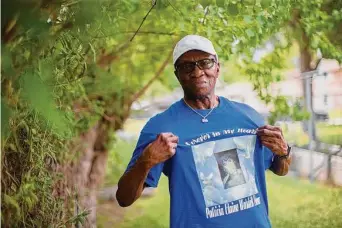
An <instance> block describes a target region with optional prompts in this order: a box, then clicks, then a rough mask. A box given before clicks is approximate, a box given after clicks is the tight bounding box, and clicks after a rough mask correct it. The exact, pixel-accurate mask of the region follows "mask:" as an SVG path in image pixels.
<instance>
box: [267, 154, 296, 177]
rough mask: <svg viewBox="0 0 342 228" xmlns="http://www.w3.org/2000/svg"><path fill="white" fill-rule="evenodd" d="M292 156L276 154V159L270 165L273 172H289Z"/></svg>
mask: <svg viewBox="0 0 342 228" xmlns="http://www.w3.org/2000/svg"><path fill="white" fill-rule="evenodd" d="M291 161H292V158H291V156H289V157H287V158H280V157H279V156H277V155H276V156H274V160H273V162H272V165H271V167H270V170H272V172H273V173H275V174H277V175H279V176H285V175H286V174H287V173H288V172H289V168H290V165H291Z"/></svg>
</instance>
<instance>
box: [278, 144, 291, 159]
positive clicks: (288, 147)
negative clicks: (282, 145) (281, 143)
mask: <svg viewBox="0 0 342 228" xmlns="http://www.w3.org/2000/svg"><path fill="white" fill-rule="evenodd" d="M291 149H292V148H291V147H290V146H289V145H287V150H286V153H285V154H284V155H276V156H277V157H278V158H279V159H284V158H285V159H288V158H289V157H290V155H291Z"/></svg>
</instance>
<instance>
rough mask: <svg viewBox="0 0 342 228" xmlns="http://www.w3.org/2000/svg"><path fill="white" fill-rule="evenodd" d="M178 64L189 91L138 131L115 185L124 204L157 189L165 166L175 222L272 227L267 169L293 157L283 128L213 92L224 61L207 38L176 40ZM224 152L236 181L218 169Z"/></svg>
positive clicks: (199, 226) (177, 226)
mask: <svg viewBox="0 0 342 228" xmlns="http://www.w3.org/2000/svg"><path fill="white" fill-rule="evenodd" d="M173 64H174V67H175V72H174V73H175V75H176V77H177V79H178V81H179V83H180V85H181V86H182V88H183V91H184V97H183V99H181V100H179V101H177V102H175V103H174V104H172V105H171V106H170V107H169V108H168V109H167V110H166V111H164V112H163V113H160V114H158V115H156V116H154V117H152V118H151V119H150V120H149V121H148V122H147V124H146V125H145V127H144V128H143V130H142V131H141V134H140V138H139V140H138V143H137V146H136V148H135V150H134V153H133V156H132V159H131V161H130V163H129V164H128V167H127V170H126V172H125V173H124V174H123V176H122V177H121V179H120V181H119V184H118V190H117V193H116V196H117V200H118V202H119V204H120V205H121V206H123V207H126V206H129V205H131V204H132V203H133V202H134V201H135V200H137V199H138V198H139V197H140V195H141V193H142V191H143V189H144V188H145V187H157V185H158V181H159V178H160V175H161V173H162V172H163V173H164V174H165V175H166V176H167V177H168V179H169V191H170V199H171V200H170V201H171V209H170V210H171V212H170V216H171V217H170V227H172V228H183V227H184V228H192V227H194V228H195V227H196V228H214V227H215V228H216V227H217V228H221V227H222V228H223V227H258V228H259V227H271V224H270V221H269V218H268V202H267V192H266V182H265V170H266V169H270V170H271V171H273V172H274V173H275V174H277V175H286V174H287V172H288V169H289V165H290V163H291V158H290V147H288V145H287V143H286V141H285V140H284V138H283V134H282V131H281V129H280V128H278V127H274V126H270V125H264V122H263V118H262V117H261V116H260V115H259V114H258V113H257V112H256V111H255V110H254V109H252V108H251V107H249V106H248V105H246V104H242V103H238V102H234V101H230V100H228V99H226V98H224V97H220V96H217V95H215V84H216V80H217V78H218V77H219V73H220V63H219V61H218V56H217V54H216V51H215V49H214V47H213V45H212V43H211V42H210V41H209V40H208V39H206V38H204V37H201V36H197V35H188V36H185V37H184V38H183V39H181V40H180V41H179V42H178V43H177V45H176V46H175V49H174V53H173ZM241 92H243V91H241ZM225 157H230V158H231V160H232V161H231V162H232V164H234V165H233V166H227V167H225V169H229V168H230V167H233V168H234V169H237V168H239V172H240V176H239V180H238V181H236V182H235V183H234V184H231V185H227V184H226V183H224V177H223V176H222V175H223V174H222V168H221V171H220V166H222V162H223V161H222V159H224V158H225ZM233 168H232V169H233ZM235 171H236V170H231V172H235ZM220 172H221V173H220ZM225 172H228V171H227V170H225ZM222 177H223V178H222Z"/></svg>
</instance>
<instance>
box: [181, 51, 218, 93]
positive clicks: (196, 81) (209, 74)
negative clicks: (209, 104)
mask: <svg viewBox="0 0 342 228" xmlns="http://www.w3.org/2000/svg"><path fill="white" fill-rule="evenodd" d="M197 61H200V62H198V65H200V67H201V68H202V69H200V67H199V66H198V65H197V66H195V67H194V69H193V70H192V71H191V72H189V70H191V69H192V68H191V67H189V65H188V67H187V65H186V64H188V63H192V64H193V63H194V62H197ZM190 66H191V64H190ZM219 72H220V65H219V64H218V63H217V60H216V59H215V56H214V55H211V54H208V53H206V52H203V51H198V50H191V51H188V52H186V53H184V54H183V55H182V56H181V57H180V58H179V59H178V60H177V62H176V70H175V74H176V76H177V78H178V81H179V83H180V84H181V86H182V87H183V90H184V93H185V94H186V95H187V96H191V97H195V98H197V97H203V96H207V95H209V94H211V93H213V92H214V89H215V84H216V80H217V78H218V75H219Z"/></svg>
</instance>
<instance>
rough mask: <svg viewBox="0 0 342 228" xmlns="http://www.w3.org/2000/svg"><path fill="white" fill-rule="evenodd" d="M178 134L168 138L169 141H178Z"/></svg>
mask: <svg viewBox="0 0 342 228" xmlns="http://www.w3.org/2000/svg"><path fill="white" fill-rule="evenodd" d="M178 140H179V139H178V136H177V135H172V136H170V137H169V138H168V141H170V142H173V143H178Z"/></svg>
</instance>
